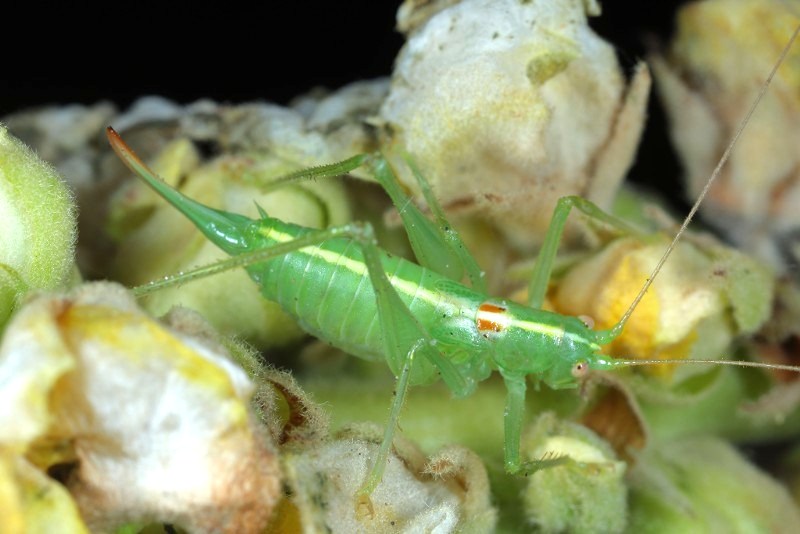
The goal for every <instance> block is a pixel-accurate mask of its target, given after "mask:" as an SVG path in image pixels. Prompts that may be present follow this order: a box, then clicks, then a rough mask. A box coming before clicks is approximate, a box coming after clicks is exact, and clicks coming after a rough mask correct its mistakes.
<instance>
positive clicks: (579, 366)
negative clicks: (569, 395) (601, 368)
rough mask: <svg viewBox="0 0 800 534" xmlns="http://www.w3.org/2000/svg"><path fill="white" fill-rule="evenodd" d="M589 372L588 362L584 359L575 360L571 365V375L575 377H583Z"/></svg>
mask: <svg viewBox="0 0 800 534" xmlns="http://www.w3.org/2000/svg"><path fill="white" fill-rule="evenodd" d="M588 373H589V364H588V363H587V362H586V361H583V360H582V361H579V362H576V363H575V365H573V366H572V376H574V377H575V378H583V377H585V376H586V375H587V374H588Z"/></svg>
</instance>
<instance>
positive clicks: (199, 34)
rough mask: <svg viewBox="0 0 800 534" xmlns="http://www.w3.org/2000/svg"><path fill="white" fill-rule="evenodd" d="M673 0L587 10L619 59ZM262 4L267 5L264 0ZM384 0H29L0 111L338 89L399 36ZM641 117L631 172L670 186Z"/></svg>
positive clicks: (7, 46)
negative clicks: (87, 2) (147, 0)
mask: <svg viewBox="0 0 800 534" xmlns="http://www.w3.org/2000/svg"><path fill="white" fill-rule="evenodd" d="M681 3H682V2H679V1H642V0H627V1H621V0H606V1H605V2H603V15H602V16H601V17H599V18H594V19H592V21H591V24H592V26H593V27H594V28H595V30H596V31H597V32H598V33H599V34H601V35H602V36H603V37H605V38H606V39H607V40H608V41H610V42H611V43H613V44H614V45H615V46H616V47H617V50H618V54H619V57H620V60H621V62H622V64H623V67H624V68H625V69H626V70H630V68H631V67H632V66H633V64H634V63H635V62H636V60H637V59H638V58H642V57H643V56H644V55H645V53H646V49H645V46H644V42H645V41H646V39H647V38H648V36H651V37H655V38H656V39H659V40H661V41H662V42H664V41H666V39H667V38H668V36H669V34H670V31H671V28H672V23H673V18H674V12H675V10H676V8H677V6H679V5H680V4H681ZM264 4H270V3H269V2H265V3H264ZM397 5H398V3H397V2H393V1H391V2H390V1H381V0H374V1H355V2H327V3H322V2H295V3H283V4H279V5H276V6H274V5H258V6H256V7H253V6H252V5H240V4H237V3H233V2H229V3H226V4H214V5H209V6H206V7H203V6H201V5H199V4H192V5H189V4H186V5H169V6H165V5H160V6H157V7H148V6H146V5H144V4H141V3H136V4H130V5H128V4H122V3H109V4H106V5H104V6H102V8H100V9H98V8H97V7H95V5H93V7H92V8H91V9H89V8H81V7H80V5H77V6H76V5H72V6H70V7H69V9H66V8H63V7H62V8H57V9H52V8H47V9H45V8H44V7H41V6H33V7H32V11H31V12H30V13H23V12H18V13H17V14H16V15H14V16H13V17H11V16H8V17H4V18H5V20H4V24H3V27H4V28H3V30H4V32H6V37H5V39H4V41H3V43H2V51H0V68H1V69H2V73H0V117H2V116H3V115H5V114H7V113H11V112H13V111H16V110H20V109H24V108H28V107H33V106H39V105H44V104H66V103H72V102H80V103H87V104H88V103H94V102H97V101H98V100H111V101H113V102H115V103H116V104H117V105H118V106H120V107H123V108H124V107H125V106H127V105H129V104H130V103H131V102H132V101H133V100H135V99H136V98H137V97H139V96H142V95H147V94H159V95H163V96H167V97H169V98H172V99H174V100H177V101H179V102H191V101H194V100H196V99H198V98H203V97H209V98H213V99H215V100H219V101H228V102H242V101H248V100H255V99H263V100H269V101H273V102H278V103H287V102H288V101H289V100H290V99H291V98H292V97H294V96H296V95H298V94H302V93H304V92H306V91H308V90H309V89H311V88H313V87H315V86H325V87H330V88H336V87H339V86H342V85H344V84H346V83H348V82H350V81H353V80H357V79H363V78H374V77H378V76H384V75H387V74H389V73H390V72H391V68H392V62H393V59H394V57H395V56H396V54H397V51H398V50H399V49H400V47H401V46H402V44H403V37H402V36H401V35H400V34H398V33H397V32H396V31H395V30H394V23H395V12H396V8H397ZM650 116H651V119H650V123H649V125H648V130H647V134H646V138H645V140H644V142H643V145H642V148H641V150H640V152H639V157H638V162H637V166H636V167H635V168H634V169H633V172H632V173H631V175H632V176H633V177H634V179H635V180H638V181H656V182H662V183H663V184H665V185H663V186H662V188H663V189H664V190H665V191H667V193H668V194H671V195H672V196H676V195H677V194H678V190H677V186H675V185H670V184H674V183H675V182H674V179H675V177H676V176H677V175H678V174H679V169H678V167H677V165H676V164H675V163H674V156H673V155H672V153H671V149H670V148H669V142H668V140H667V137H666V134H665V133H664V126H663V122H662V121H663V119H662V118H661V115H660V110H659V109H658V108H657V106H654V105H652V104H651V111H650Z"/></svg>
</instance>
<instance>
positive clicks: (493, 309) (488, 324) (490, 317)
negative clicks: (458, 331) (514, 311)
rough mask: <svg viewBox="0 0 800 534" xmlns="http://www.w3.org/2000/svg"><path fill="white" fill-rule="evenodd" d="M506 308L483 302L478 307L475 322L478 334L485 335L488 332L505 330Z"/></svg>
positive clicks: (507, 318) (506, 322)
mask: <svg viewBox="0 0 800 534" xmlns="http://www.w3.org/2000/svg"><path fill="white" fill-rule="evenodd" d="M506 311H507V308H505V307H503V306H498V305H497V304H492V303H491V302H484V303H483V304H481V305H480V306H478V315H477V318H476V321H475V324H476V326H477V327H478V332H480V333H482V334H486V333H489V332H495V333H498V332H502V331H503V330H505V329H506V327H507V326H508V322H509V317H508V315H507V314H506Z"/></svg>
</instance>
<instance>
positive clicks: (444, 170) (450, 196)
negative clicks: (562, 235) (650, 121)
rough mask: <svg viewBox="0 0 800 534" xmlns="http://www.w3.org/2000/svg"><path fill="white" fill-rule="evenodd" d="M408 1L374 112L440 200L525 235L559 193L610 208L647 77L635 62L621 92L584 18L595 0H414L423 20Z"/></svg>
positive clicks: (638, 125)
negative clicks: (385, 91) (386, 88)
mask: <svg viewBox="0 0 800 534" xmlns="http://www.w3.org/2000/svg"><path fill="white" fill-rule="evenodd" d="M448 3H449V2H446V3H444V4H448ZM415 4H418V3H415V2H411V1H409V2H407V3H406V4H405V5H404V6H403V8H401V11H400V13H399V17H404V18H403V19H400V20H399V24H400V25H401V27H406V28H411V31H410V34H409V38H408V42H407V43H406V45H405V47H404V48H403V50H402V51H401V52H400V55H399V56H398V58H397V63H396V67H395V71H394V74H393V78H392V86H391V90H390V93H389V96H388V97H387V99H386V101H385V102H384V104H383V107H382V108H381V114H380V116H381V118H382V119H383V120H385V121H386V122H387V123H388V126H389V128H390V130H391V132H392V133H391V136H392V137H391V143H392V144H393V145H395V146H398V147H400V148H402V149H403V150H406V151H408V152H410V153H411V154H412V156H413V157H414V158H415V160H416V161H417V163H418V164H419V167H420V168H421V170H422V172H423V174H424V175H425V176H426V177H427V178H428V179H429V180H430V181H431V183H432V185H433V187H434V189H435V191H436V194H437V196H438V198H439V199H440V200H441V202H442V204H443V205H444V207H445V208H446V209H449V210H451V211H452V210H458V211H462V212H475V211H478V212H480V213H481V214H482V215H483V216H486V217H489V218H490V219H491V220H492V221H493V222H494V223H495V224H497V226H498V227H499V228H500V229H502V230H503V231H504V232H506V233H507V234H508V235H509V236H510V237H511V238H512V240H513V241H514V242H516V243H517V244H521V245H526V246H530V245H531V244H532V243H536V242H537V241H539V240H540V239H541V235H543V230H544V229H545V228H546V226H547V224H548V222H549V218H550V214H551V213H552V208H553V207H554V206H555V202H556V200H557V199H558V198H559V197H561V196H564V195H567V194H580V195H582V196H585V197H587V198H589V199H591V200H594V201H596V202H598V203H599V204H601V205H602V206H605V207H608V204H609V203H610V201H611V199H612V198H613V194H614V192H615V191H616V189H617V185H618V184H619V182H620V181H621V179H622V177H623V176H624V174H625V172H626V171H627V169H628V167H629V166H630V164H631V161H632V157H633V153H634V150H635V148H636V145H637V143H638V139H639V135H640V133H641V129H642V119H643V110H644V105H645V103H646V101H647V92H648V90H649V77H648V75H647V72H646V70H645V69H644V68H640V69H639V70H638V74H637V76H636V79H635V80H634V82H633V83H632V85H631V87H630V89H629V90H628V92H627V94H626V88H625V82H624V79H623V76H622V74H621V72H620V69H619V66H618V64H617V60H616V56H615V54H614V49H613V47H612V46H611V45H609V44H608V43H606V42H604V41H603V40H602V39H600V38H599V37H598V36H597V35H596V34H594V32H592V31H591V29H590V28H589V26H588V24H587V6H588V7H592V6H589V5H588V4H587V3H586V2H584V1H582V0H571V1H568V2H563V1H562V2H555V1H547V2H543V1H538V2H519V1H516V0H500V1H498V0H463V1H461V2H452V4H453V5H448V6H446V7H444V8H441V7H442V4H440V5H438V6H436V8H435V9H430V10H429V9H428V8H429V7H430V6H428V5H427V4H425V5H422V6H421V10H423V11H424V12H425V13H426V14H427V15H429V16H430V18H428V19H427V20H425V21H424V22H423V21H422V20H420V17H417V14H418V13H420V12H419V11H416V8H417V7H419V6H417V5H415ZM410 5H411V6H413V7H408V6H410ZM593 7H596V6H593ZM589 11H590V14H592V13H595V14H596V11H597V10H596V9H590V10H589ZM408 18H411V19H413V20H414V22H413V23H405V22H404V20H405V19H408ZM398 167H400V166H398ZM401 172H402V171H401ZM401 178H403V179H404V180H405V182H406V183H407V184H408V185H409V187H411V188H412V189H413V188H414V187H415V182H414V179H413V178H411V177H410V176H405V175H404V176H401Z"/></svg>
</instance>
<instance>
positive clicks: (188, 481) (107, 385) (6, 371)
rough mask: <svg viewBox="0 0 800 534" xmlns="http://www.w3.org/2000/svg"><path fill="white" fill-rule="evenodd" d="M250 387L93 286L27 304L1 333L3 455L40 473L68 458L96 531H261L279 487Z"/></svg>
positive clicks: (75, 491)
mask: <svg viewBox="0 0 800 534" xmlns="http://www.w3.org/2000/svg"><path fill="white" fill-rule="evenodd" d="M26 377H27V379H25V378H26ZM37 377H38V379H39V380H36V378H37ZM20 378H22V379H23V380H19V379H20ZM252 389H253V388H252V384H251V383H250V381H249V380H248V378H247V376H246V375H245V374H244V372H243V371H241V370H240V369H239V368H238V367H236V366H235V365H234V364H233V363H232V362H231V361H230V360H229V359H228V357H227V356H226V355H225V353H224V351H223V350H222V349H221V347H220V346H219V345H218V344H216V343H214V342H213V341H212V338H211V336H210V335H207V336H202V337H197V336H194V337H193V336H188V335H185V334H182V333H181V332H179V331H177V330H174V329H170V328H169V327H165V326H163V325H160V324H159V323H157V322H155V321H153V320H152V319H150V318H149V317H147V316H146V315H145V314H144V313H143V312H141V311H140V310H139V309H138V308H137V307H136V304H135V302H134V301H133V299H132V298H131V297H130V295H129V294H128V293H127V292H126V291H124V290H123V289H122V288H120V287H118V286H115V285H113V284H93V285H89V286H84V287H82V288H80V289H79V290H76V291H75V293H74V294H72V295H68V296H62V297H53V296H40V297H37V298H35V299H32V300H31V301H29V302H28V303H27V304H26V305H25V306H24V307H23V308H22V309H21V310H20V311H19V313H18V314H17V315H16V316H15V318H14V320H13V321H12V322H11V323H10V324H9V327H8V330H7V331H6V333H5V336H4V338H3V343H2V345H1V346H0V407H2V408H1V409H0V444H2V445H3V446H4V447H10V448H11V449H12V450H14V451H16V452H17V453H18V454H19V453H22V452H27V453H28V454H29V456H30V457H32V458H35V459H36V461H37V463H39V464H40V465H39V467H40V468H43V469H44V468H48V467H51V466H52V464H53V463H64V461H65V458H69V457H70V456H71V457H73V458H74V459H73V461H71V462H70V463H71V464H73V466H72V468H71V470H70V471H69V473H68V475H67V477H66V480H67V482H66V483H67V486H68V487H69V489H70V492H71V493H72V495H73V498H74V499H75V501H76V502H77V503H78V506H79V507H80V509H81V511H82V514H83V516H84V518H85V519H86V521H87V522H88V524H89V525H90V526H91V527H92V528H93V529H97V528H99V529H108V528H112V527H114V526H118V525H120V524H121V523H123V522H125V521H130V520H159V521H165V522H173V523H176V524H179V525H183V526H185V527H187V528H191V529H192V530H193V531H195V532H259V531H260V529H263V527H264V525H265V523H266V521H267V520H268V518H269V517H270V514H271V510H272V507H273V506H274V504H275V502H276V501H277V498H278V494H279V492H280V488H279V480H278V478H279V477H278V468H277V460H276V458H275V456H274V454H273V453H272V452H271V451H270V450H269V448H268V446H267V444H266V443H265V442H264V440H263V438H264V436H262V432H261V430H260V429H259V428H258V426H257V425H256V424H255V422H254V418H253V417H252V416H251V415H250V412H249V409H248V399H249V396H250V395H251V393H252ZM25 449H27V451H26V450H25Z"/></svg>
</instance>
